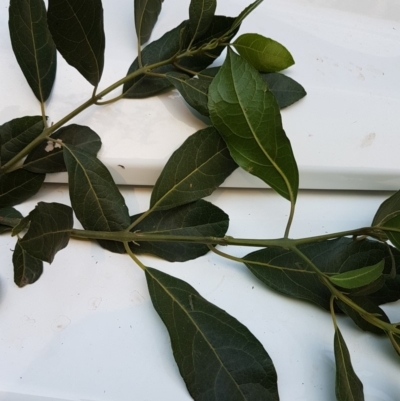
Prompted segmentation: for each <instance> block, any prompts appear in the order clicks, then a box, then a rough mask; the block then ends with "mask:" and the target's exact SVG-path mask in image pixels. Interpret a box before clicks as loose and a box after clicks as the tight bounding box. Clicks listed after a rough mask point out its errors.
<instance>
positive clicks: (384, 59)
mask: <svg viewBox="0 0 400 401" xmlns="http://www.w3.org/2000/svg"><path fill="white" fill-rule="evenodd" d="M103 4H104V10H105V30H106V38H107V46H106V63H105V70H104V74H103V79H102V82H101V84H100V89H102V88H105V87H106V86H108V85H109V84H111V83H113V82H114V81H116V80H117V79H119V78H121V77H122V76H124V75H125V74H126V71H127V70H128V67H129V65H130V64H131V62H132V61H133V59H134V58H135V57H136V37H135V33H134V26H133V10H132V4H133V2H132V0H118V2H117V3H116V2H115V1H113V0H103ZM116 4H118V6H116ZM184 4H187V5H188V4H189V2H182V1H179V2H178V1H166V2H164V4H163V12H162V14H161V16H160V18H159V22H158V24H157V26H156V28H155V30H154V33H153V36H152V39H156V38H158V37H159V36H160V35H161V34H162V33H164V32H165V31H166V30H169V29H171V28H173V27H174V26H176V25H177V24H178V23H179V22H180V21H181V20H183V19H184V18H187V7H186V6H183V5H184ZM248 4H249V1H248V0H220V1H219V2H218V9H217V12H218V13H219V14H225V15H231V16H236V15H237V14H239V12H240V11H241V10H242V9H243V8H244V7H245V6H247V5H248ZM240 32H241V33H245V32H257V33H261V34H263V35H264V36H267V37H271V38H273V39H275V40H277V41H279V42H281V43H282V44H284V45H285V46H286V47H287V48H288V49H289V50H290V51H291V52H292V54H293V56H294V59H295V60H296V64H295V65H294V66H293V67H291V68H290V69H288V70H287V71H285V72H284V73H285V74H287V75H289V76H290V77H292V78H294V79H296V80H297V81H299V82H300V83H301V84H302V85H303V86H304V87H305V88H306V90H307V92H308V95H307V96H306V98H305V99H303V100H301V101H300V102H298V103H297V104H295V105H293V106H291V107H289V108H288V109H285V110H284V111H283V122H284V128H285V130H286V132H287V135H288V136H289V137H290V139H291V142H292V145H293V148H294V153H295V155H296V158H297V161H298V165H299V169H300V185H301V187H302V188H325V189H327V188H328V189H337V188H341V189H398V188H400V165H399V162H398V159H399V157H398V149H399V145H400V112H399V110H400V78H399V71H400V3H399V2H398V0H379V1H378V0H268V1H265V2H264V3H262V4H261V5H260V6H259V8H258V9H257V10H256V11H255V12H254V13H253V14H252V15H250V16H249V17H248V19H247V20H245V22H244V23H243V25H242V28H241V31H240ZM0 54H1V60H0V76H1V77H3V79H2V81H1V85H0V87H1V93H2V95H1V96H0V122H5V121H8V120H10V119H12V118H17V117H21V116H24V115H33V114H38V113H39V106H38V104H37V101H36V99H35V98H34V96H33V94H32V93H31V91H30V89H29V88H28V86H27V84H26V83H25V79H24V77H23V75H22V73H21V72H20V71H19V68H18V65H17V63H16V61H15V59H14V56H13V54H12V51H11V46H10V43H9V39H8V32H7V6H6V2H4V4H3V6H2V7H1V9H0ZM217 62H218V63H221V62H222V59H220V60H219V61H217ZM58 64H59V69H58V73H57V80H56V84H55V88H54V91H53V94H52V96H51V99H50V101H49V102H48V107H47V114H48V115H49V116H50V119H51V120H52V121H57V120H58V119H60V118H62V117H63V116H64V115H66V114H67V113H68V112H69V111H71V110H72V109H74V108H75V107H76V106H78V105H79V104H81V103H82V102H84V101H85V100H87V99H88V98H89V97H90V94H91V90H92V88H91V86H90V85H89V84H88V83H87V82H86V81H85V80H84V79H83V78H81V77H80V75H79V74H78V73H77V72H76V71H75V70H74V69H73V68H72V67H69V66H68V65H66V63H65V62H64V60H63V59H62V58H61V57H58ZM117 93H119V92H118V91H117V92H116V93H115V94H117ZM73 122H75V123H78V124H84V125H89V126H90V127H92V128H93V129H94V130H95V131H96V132H97V133H98V134H99V135H100V136H101V137H102V141H103V149H102V150H101V152H100V157H101V159H102V160H103V161H104V162H105V163H106V164H107V166H108V167H109V168H110V170H111V172H112V174H113V176H114V178H115V179H116V181H117V182H118V183H120V184H140V185H148V184H150V185H151V184H153V183H154V182H155V180H156V178H157V177H158V174H159V172H160V170H161V168H162V167H163V165H164V164H165V162H166V160H167V159H168V157H169V156H170V155H171V153H172V152H173V151H174V150H175V149H176V148H177V147H178V146H179V145H180V144H181V143H182V142H183V140H184V139H185V138H187V137H188V136H189V135H191V134H192V133H194V132H195V131H196V130H197V129H199V128H202V127H203V126H204V123H203V122H201V121H200V120H199V119H197V117H196V116H195V115H194V114H193V112H192V111H191V110H190V109H189V108H188V107H187V106H186V105H185V103H184V102H183V100H182V99H181V97H180V95H179V93H177V92H176V91H172V92H170V93H167V94H164V95H161V96H158V97H155V98H150V99H144V100H121V101H119V102H117V103H115V104H112V105H109V106H103V107H92V108H91V109H89V110H87V111H85V112H84V113H82V115H80V116H79V117H77V118H75V119H74V120H73ZM48 180H49V181H53V182H65V181H66V176H65V175H64V174H56V175H51V176H48ZM225 185H227V186H240V187H254V186H256V187H257V186H263V184H262V183H261V181H260V180H258V179H257V178H255V177H252V176H249V175H247V174H245V173H243V172H235V173H234V175H233V176H232V177H230V178H229V179H228V181H227V182H226V184H225Z"/></svg>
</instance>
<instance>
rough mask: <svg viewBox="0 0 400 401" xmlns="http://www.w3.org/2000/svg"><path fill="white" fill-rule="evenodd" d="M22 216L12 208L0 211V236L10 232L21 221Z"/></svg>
mask: <svg viewBox="0 0 400 401" xmlns="http://www.w3.org/2000/svg"><path fill="white" fill-rule="evenodd" d="M22 217H23V216H22V214H21V213H20V212H19V211H18V210H16V209H14V208H13V207H4V208H2V209H0V234H2V233H4V232H7V231H11V230H12V228H13V227H15V226H16V225H17V224H18V223H19V221H20V220H21V219H22Z"/></svg>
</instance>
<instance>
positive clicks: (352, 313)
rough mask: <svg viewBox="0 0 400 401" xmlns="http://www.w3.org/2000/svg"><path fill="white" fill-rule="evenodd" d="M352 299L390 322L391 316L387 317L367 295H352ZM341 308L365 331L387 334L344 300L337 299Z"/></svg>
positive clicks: (381, 318)
mask: <svg viewBox="0 0 400 401" xmlns="http://www.w3.org/2000/svg"><path fill="white" fill-rule="evenodd" d="M350 298H351V300H352V301H353V302H354V303H356V304H357V305H358V306H360V307H361V308H363V309H364V310H366V311H367V312H369V313H373V314H375V315H377V316H379V319H380V320H382V321H384V322H386V323H390V320H389V318H388V317H387V315H386V313H385V312H384V311H383V310H382V309H381V308H380V307H379V306H378V305H377V304H376V303H375V302H373V301H371V300H370V299H369V298H367V297H352V296H351V297H350ZM336 302H337V304H338V306H339V308H340V309H341V310H342V311H343V312H344V313H345V314H346V315H347V316H349V317H350V318H351V319H352V320H353V321H354V323H355V324H356V325H357V326H358V327H360V328H361V329H362V330H364V331H369V332H371V333H375V334H385V332H384V331H383V330H382V329H380V328H379V327H376V326H374V325H373V324H371V323H369V322H368V321H367V320H365V319H363V317H362V316H361V315H360V314H359V313H357V312H356V311H355V310H354V309H353V308H351V307H350V306H348V305H347V304H345V303H344V302H342V301H340V300H337V301H336Z"/></svg>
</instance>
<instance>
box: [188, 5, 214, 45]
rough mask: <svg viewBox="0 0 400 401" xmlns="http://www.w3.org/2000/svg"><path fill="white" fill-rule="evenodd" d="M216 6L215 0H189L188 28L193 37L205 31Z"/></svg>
mask: <svg viewBox="0 0 400 401" xmlns="http://www.w3.org/2000/svg"><path fill="white" fill-rule="evenodd" d="M216 8H217V1H216V0H191V2H190V6H189V29H190V32H191V33H192V35H193V38H198V37H201V36H202V35H203V34H204V33H205V32H207V29H208V27H209V26H210V23H211V21H212V18H213V16H214V13H215V9H216Z"/></svg>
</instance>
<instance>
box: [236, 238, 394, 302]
mask: <svg viewBox="0 0 400 401" xmlns="http://www.w3.org/2000/svg"><path fill="white" fill-rule="evenodd" d="M298 249H299V250H300V251H301V252H302V253H303V254H304V255H305V256H306V257H307V258H308V259H310V260H311V261H312V262H313V263H314V264H315V265H316V266H317V267H318V269H319V270H321V271H322V272H324V273H344V272H347V271H351V270H356V269H360V268H362V267H365V266H370V265H371V264H375V263H379V262H380V261H382V259H385V265H386V269H387V270H388V271H390V269H391V267H390V264H391V256H390V253H389V251H388V248H387V246H386V245H385V244H382V243H379V242H377V241H370V240H363V241H353V240H352V239H350V238H345V237H344V238H340V239H336V240H330V241H321V242H316V243H311V244H307V245H301V246H299V247H298ZM392 252H393V255H394V258H395V263H396V267H397V271H398V274H397V276H396V278H395V279H390V278H389V277H385V284H384V285H383V287H382V288H381V289H380V290H378V291H376V292H375V293H374V294H371V295H368V298H370V299H371V300H373V301H374V302H375V303H377V304H381V303H385V302H392V301H394V300H397V299H399V298H400V276H399V274H400V267H399V266H400V253H399V252H398V251H396V250H394V249H392ZM244 259H245V260H246V261H248V262H247V263H246V266H247V267H248V268H249V269H250V271H251V272H252V273H253V274H254V275H255V276H256V277H258V278H259V279H260V280H261V281H262V282H263V283H265V284H266V285H268V286H269V287H271V288H272V289H274V290H276V291H278V292H280V293H283V294H285V295H288V296H291V297H294V298H300V299H304V300H307V301H311V302H313V303H315V304H317V305H319V306H321V307H323V308H325V309H327V310H329V300H330V295H331V294H330V291H329V290H328V289H327V288H326V287H325V286H324V285H323V284H322V282H321V281H320V280H319V278H318V277H317V275H316V274H314V273H312V270H311V268H310V267H309V266H307V264H306V263H305V262H304V260H303V259H302V258H301V257H300V256H299V255H297V254H296V253H294V252H292V251H290V250H284V249H275V248H267V249H262V250H260V251H256V252H253V253H250V254H249V255H247V256H245V257H244ZM251 262H256V263H251ZM261 264H264V265H261ZM384 273H385V274H387V271H385V272H384Z"/></svg>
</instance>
